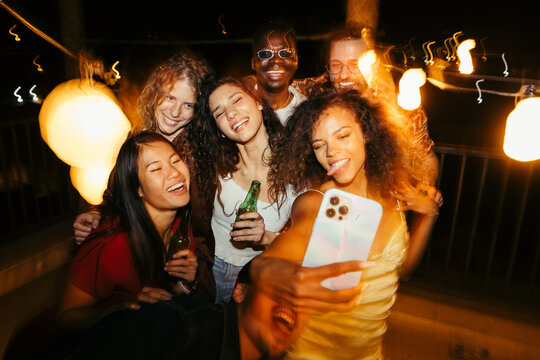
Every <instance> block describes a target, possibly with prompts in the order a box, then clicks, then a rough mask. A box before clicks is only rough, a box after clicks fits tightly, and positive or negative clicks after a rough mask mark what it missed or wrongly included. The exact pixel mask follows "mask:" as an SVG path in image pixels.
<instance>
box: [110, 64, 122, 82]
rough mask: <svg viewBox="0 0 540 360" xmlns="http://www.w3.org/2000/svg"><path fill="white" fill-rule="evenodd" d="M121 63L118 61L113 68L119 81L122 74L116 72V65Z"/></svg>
mask: <svg viewBox="0 0 540 360" xmlns="http://www.w3.org/2000/svg"><path fill="white" fill-rule="evenodd" d="M119 62H120V61H116V62H115V63H114V64H113V66H112V71H114V73H115V74H116V75H115V78H117V79H120V78H121V76H120V73H119V72H118V70H116V65H118V63H119Z"/></svg>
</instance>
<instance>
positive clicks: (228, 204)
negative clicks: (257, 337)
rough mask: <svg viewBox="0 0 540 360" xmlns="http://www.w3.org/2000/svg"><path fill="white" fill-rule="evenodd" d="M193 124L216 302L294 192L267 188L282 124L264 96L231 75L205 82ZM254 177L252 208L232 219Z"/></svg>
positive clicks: (263, 242) (267, 237) (267, 240)
mask: <svg viewBox="0 0 540 360" xmlns="http://www.w3.org/2000/svg"><path fill="white" fill-rule="evenodd" d="M193 125H194V130H193V132H192V134H193V138H192V142H193V155H194V156H193V158H194V159H195V174H196V181H197V183H198V184H199V187H200V189H201V193H202V196H203V198H204V200H205V202H206V204H207V207H208V212H210V211H211V212H212V216H211V226H212V231H213V233H214V237H215V246H216V247H215V257H214V276H215V279H216V287H217V291H216V302H220V301H229V300H230V297H231V294H232V289H233V287H234V282H235V280H236V276H237V274H238V272H239V271H240V269H241V268H242V266H244V265H245V264H246V263H247V262H248V261H249V260H251V259H252V258H253V257H254V256H256V255H258V254H260V253H261V252H262V249H264V248H266V246H268V245H269V244H271V243H272V241H273V240H274V238H275V237H276V236H277V233H279V232H280V231H281V230H282V229H283V227H284V226H285V225H286V223H287V221H288V219H289V214H290V208H291V206H292V202H293V201H294V199H295V197H296V196H295V193H294V192H293V191H292V190H291V189H289V188H288V189H286V190H285V191H282V192H280V193H272V192H271V191H270V188H271V185H272V183H273V181H272V179H271V178H270V177H269V175H268V174H269V168H270V165H271V163H272V152H273V150H274V149H276V147H277V146H279V144H278V140H279V139H281V138H282V135H283V131H284V128H283V126H282V125H281V123H280V122H279V119H278V118H277V116H276V115H275V113H274V111H273V110H272V109H271V108H270V107H269V106H268V105H267V104H266V102H265V101H264V100H262V99H261V98H260V97H259V96H258V95H257V94H255V93H253V92H251V91H250V90H249V88H248V87H247V86H245V85H244V84H243V83H242V82H240V81H239V80H236V79H232V78H225V79H221V80H216V79H210V80H209V81H208V82H207V83H206V84H205V86H204V87H203V92H202V94H201V96H200V97H199V100H198V103H197V116H196V119H195V120H194V124H193ZM254 179H256V180H259V181H260V183H261V186H260V192H259V198H258V203H257V208H258V212H254V213H246V214H243V215H242V218H243V220H244V221H239V222H236V223H235V222H234V220H235V217H236V213H235V212H236V210H237V208H238V206H239V205H240V203H241V202H242V201H243V200H244V198H245V197H246V193H247V191H248V189H249V187H250V184H251V181H252V180H254Z"/></svg>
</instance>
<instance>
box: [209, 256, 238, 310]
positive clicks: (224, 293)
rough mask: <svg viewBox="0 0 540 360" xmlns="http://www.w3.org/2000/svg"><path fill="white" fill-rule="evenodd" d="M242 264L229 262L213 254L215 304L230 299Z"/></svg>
mask: <svg viewBox="0 0 540 360" xmlns="http://www.w3.org/2000/svg"><path fill="white" fill-rule="evenodd" d="M242 267H243V266H236V265H232V264H229V263H228V262H226V261H225V260H223V259H220V258H218V257H216V256H214V267H213V271H214V278H215V280H216V304H219V303H221V302H229V301H231V297H232V293H233V290H234V285H235V284H236V278H237V277H238V273H239V272H240V270H241V269H242Z"/></svg>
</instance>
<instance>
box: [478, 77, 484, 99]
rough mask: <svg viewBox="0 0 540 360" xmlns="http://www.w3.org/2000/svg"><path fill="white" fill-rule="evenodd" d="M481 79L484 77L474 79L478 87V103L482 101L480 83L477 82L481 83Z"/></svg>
mask: <svg viewBox="0 0 540 360" xmlns="http://www.w3.org/2000/svg"><path fill="white" fill-rule="evenodd" d="M482 81H484V79H480V80H477V81H476V88H477V89H478V99H476V100H477V101H478V103H479V104H481V103H482V89H480V85H479V83H481V82H482Z"/></svg>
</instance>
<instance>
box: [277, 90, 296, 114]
mask: <svg viewBox="0 0 540 360" xmlns="http://www.w3.org/2000/svg"><path fill="white" fill-rule="evenodd" d="M288 93H289V96H287V100H285V102H284V103H283V104H281V105H280V106H279V107H278V108H277V109H276V110H280V109H283V108H284V107H285V106H287V105H289V103H290V102H291V100H292V97H293V94H292V93H291V92H290V91H289V92H288Z"/></svg>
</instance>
